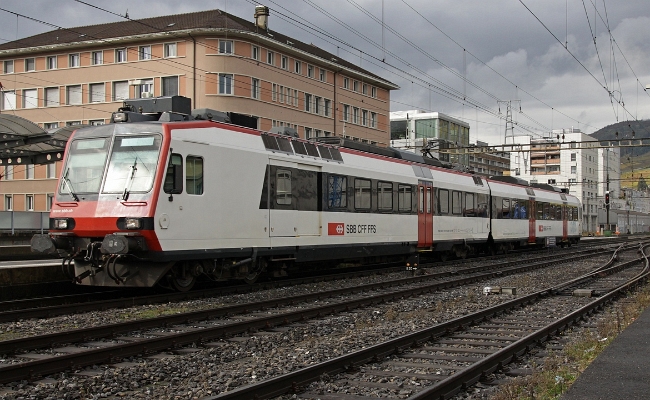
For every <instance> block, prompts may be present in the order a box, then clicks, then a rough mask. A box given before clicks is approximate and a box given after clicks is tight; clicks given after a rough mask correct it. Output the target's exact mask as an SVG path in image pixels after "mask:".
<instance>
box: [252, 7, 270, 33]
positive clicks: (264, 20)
mask: <svg viewBox="0 0 650 400" xmlns="http://www.w3.org/2000/svg"><path fill="white" fill-rule="evenodd" d="M255 25H257V27H258V28H260V29H264V30H265V31H268V30H269V8H268V7H267V6H255Z"/></svg>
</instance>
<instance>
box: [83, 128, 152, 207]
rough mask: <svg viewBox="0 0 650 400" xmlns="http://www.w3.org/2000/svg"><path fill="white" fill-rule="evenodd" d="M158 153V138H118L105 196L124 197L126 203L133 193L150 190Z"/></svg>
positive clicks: (109, 169)
mask: <svg viewBox="0 0 650 400" xmlns="http://www.w3.org/2000/svg"><path fill="white" fill-rule="evenodd" d="M159 152H160V136H159V135H149V136H117V137H116V138H115V144H114V145H113V152H112V154H111V159H110V161H109V163H108V172H107V173H106V179H105V181H104V190H103V191H102V192H103V193H123V199H125V200H126V199H127V198H128V194H129V193H130V192H139V193H146V192H148V191H149V190H151V188H152V186H153V179H154V174H155V172H156V166H157V165H158V154H159ZM75 189H76V188H75ZM77 190H78V189H77Z"/></svg>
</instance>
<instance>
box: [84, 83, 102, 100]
mask: <svg viewBox="0 0 650 400" xmlns="http://www.w3.org/2000/svg"><path fill="white" fill-rule="evenodd" d="M88 87H89V89H90V96H89V97H90V102H91V103H103V102H105V101H106V86H105V85H104V84H103V83H91V84H90V85H88Z"/></svg>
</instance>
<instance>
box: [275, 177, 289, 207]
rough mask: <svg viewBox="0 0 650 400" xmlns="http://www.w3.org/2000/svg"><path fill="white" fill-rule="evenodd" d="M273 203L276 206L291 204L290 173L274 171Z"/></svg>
mask: <svg viewBox="0 0 650 400" xmlns="http://www.w3.org/2000/svg"><path fill="white" fill-rule="evenodd" d="M275 187H276V189H275V199H276V200H275V201H276V202H277V203H278V204H282V205H289V204H291V171H289V170H286V169H278V170H277V171H275Z"/></svg>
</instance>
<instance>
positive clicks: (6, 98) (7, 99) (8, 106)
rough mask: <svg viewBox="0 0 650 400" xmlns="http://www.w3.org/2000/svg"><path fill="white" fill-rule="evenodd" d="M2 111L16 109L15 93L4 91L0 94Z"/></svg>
mask: <svg viewBox="0 0 650 400" xmlns="http://www.w3.org/2000/svg"><path fill="white" fill-rule="evenodd" d="M2 109H3V110H15V109H16V92H14V91H13V90H5V91H3V92H2Z"/></svg>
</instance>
